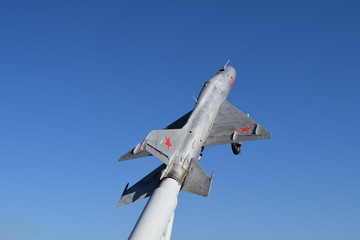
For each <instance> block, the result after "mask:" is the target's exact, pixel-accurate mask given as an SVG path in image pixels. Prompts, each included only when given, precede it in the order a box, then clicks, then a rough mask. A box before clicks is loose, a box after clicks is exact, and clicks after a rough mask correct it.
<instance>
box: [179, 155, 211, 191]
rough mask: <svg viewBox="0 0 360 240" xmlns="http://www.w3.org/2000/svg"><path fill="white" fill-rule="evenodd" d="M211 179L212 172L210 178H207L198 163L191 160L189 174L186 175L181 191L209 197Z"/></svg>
mask: <svg viewBox="0 0 360 240" xmlns="http://www.w3.org/2000/svg"><path fill="white" fill-rule="evenodd" d="M213 179H214V172H213V173H212V174H211V177H208V176H207V175H206V173H205V171H204V170H203V169H202V168H201V166H200V165H199V162H198V161H197V160H195V159H193V160H192V161H191V166H190V170H189V173H188V174H187V175H186V178H185V181H184V184H183V187H182V190H184V191H186V192H191V193H195V194H198V195H201V196H204V197H207V196H208V195H209V192H210V189H211V184H212V181H213Z"/></svg>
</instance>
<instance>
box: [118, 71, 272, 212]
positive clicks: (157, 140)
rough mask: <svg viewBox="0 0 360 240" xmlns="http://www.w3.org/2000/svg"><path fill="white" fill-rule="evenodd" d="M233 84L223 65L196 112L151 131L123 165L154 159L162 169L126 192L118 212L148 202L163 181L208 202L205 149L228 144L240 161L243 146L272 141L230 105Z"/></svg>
mask: <svg viewBox="0 0 360 240" xmlns="http://www.w3.org/2000/svg"><path fill="white" fill-rule="evenodd" d="M235 78H236V71H235V69H234V68H233V67H231V66H226V65H225V66H224V67H223V68H221V69H220V70H219V71H218V72H217V73H216V75H215V76H214V77H213V78H211V79H210V80H208V81H207V82H206V83H205V85H204V87H203V88H202V90H201V92H200V94H199V97H198V98H197V100H196V105H195V107H194V109H193V110H192V111H190V112H188V113H187V114H185V115H184V116H182V117H181V118H179V119H178V120H176V121H175V122H173V123H171V124H170V125H169V126H167V127H166V128H165V129H162V130H153V131H151V132H150V133H149V134H148V136H147V137H146V138H145V139H144V140H143V141H142V142H141V143H139V144H138V145H137V146H136V147H135V148H134V149H132V150H131V151H129V152H128V153H127V154H125V155H123V156H122V157H121V158H120V159H119V161H124V160H129V159H134V158H140V157H146V156H150V155H154V156H155V157H157V158H158V159H160V161H162V162H163V163H164V164H163V165H161V166H160V167H159V168H157V169H155V170H154V171H153V172H151V173H150V174H149V175H148V176H146V177H145V178H143V179H142V180H141V181H139V182H138V183H137V184H135V185H134V186H133V187H131V188H127V187H128V186H126V188H125V190H124V193H123V195H122V197H121V199H120V202H119V206H122V205H126V204H129V203H132V202H134V201H137V200H140V199H143V198H145V197H148V196H150V195H151V193H152V191H153V190H154V189H155V188H156V187H157V186H158V184H159V180H161V179H164V178H174V179H175V180H177V181H178V182H179V183H180V184H181V185H182V188H181V189H182V190H184V191H187V192H191V193H195V194H199V195H202V196H208V194H209V190H210V186H211V182H212V177H208V176H207V175H206V173H205V172H204V171H203V169H202V168H201V166H200V165H199V163H198V160H199V159H200V158H201V156H202V151H203V150H204V148H205V147H208V146H214V145H220V144H229V145H231V149H232V151H233V153H234V154H235V155H237V154H239V153H240V148H241V146H242V144H243V142H246V141H251V140H258V139H265V138H270V137H271V133H270V132H269V131H267V130H266V129H265V128H263V127H262V126H261V125H260V124H258V123H257V122H255V121H254V120H253V119H251V118H250V117H249V116H248V115H247V114H244V113H242V112H241V111H240V110H238V109H237V108H236V107H234V106H233V105H232V104H230V103H229V102H228V101H226V98H227V96H228V95H229V93H230V90H231V89H232V88H233V86H234V83H235Z"/></svg>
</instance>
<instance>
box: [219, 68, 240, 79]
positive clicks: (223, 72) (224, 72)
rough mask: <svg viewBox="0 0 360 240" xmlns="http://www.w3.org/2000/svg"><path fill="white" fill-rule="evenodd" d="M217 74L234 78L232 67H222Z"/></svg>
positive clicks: (234, 72) (234, 73)
mask: <svg viewBox="0 0 360 240" xmlns="http://www.w3.org/2000/svg"><path fill="white" fill-rule="evenodd" d="M218 74H221V75H223V76H228V75H230V76H233V77H234V78H236V71H235V68H233V67H232V66H226V67H223V68H222V69H220V70H219V72H218Z"/></svg>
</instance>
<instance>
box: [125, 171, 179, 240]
mask: <svg viewBox="0 0 360 240" xmlns="http://www.w3.org/2000/svg"><path fill="white" fill-rule="evenodd" d="M179 191H180V185H179V184H178V182H177V181H176V180H175V179H172V178H165V179H164V180H162V181H161V182H160V185H159V187H158V188H157V189H155V191H154V192H153V194H152V196H151V197H150V199H149V201H148V203H147V204H146V206H145V208H144V210H143V212H142V213H141V216H140V218H139V220H138V222H137V223H136V225H135V227H134V229H133V231H132V233H131V234H130V237H129V240H160V239H161V237H162V236H163V235H164V234H165V231H166V230H167V227H168V224H170V221H172V220H171V218H172V216H173V214H174V211H175V208H176V205H177V201H178V199H177V196H178V194H179Z"/></svg>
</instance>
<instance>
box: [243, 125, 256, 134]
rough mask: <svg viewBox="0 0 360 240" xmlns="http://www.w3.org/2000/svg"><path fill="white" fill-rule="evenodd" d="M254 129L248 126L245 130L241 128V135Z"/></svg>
mask: <svg viewBox="0 0 360 240" xmlns="http://www.w3.org/2000/svg"><path fill="white" fill-rule="evenodd" d="M252 128H253V127H249V126H248V125H246V126H245V127H243V128H240V131H241V132H240V133H243V132H249V131H250V130H251V129H252Z"/></svg>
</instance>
